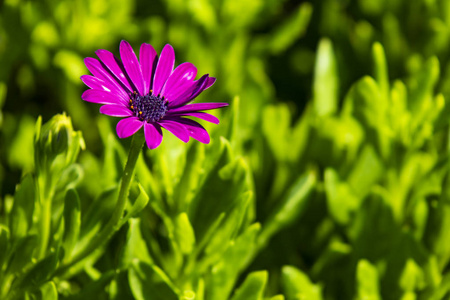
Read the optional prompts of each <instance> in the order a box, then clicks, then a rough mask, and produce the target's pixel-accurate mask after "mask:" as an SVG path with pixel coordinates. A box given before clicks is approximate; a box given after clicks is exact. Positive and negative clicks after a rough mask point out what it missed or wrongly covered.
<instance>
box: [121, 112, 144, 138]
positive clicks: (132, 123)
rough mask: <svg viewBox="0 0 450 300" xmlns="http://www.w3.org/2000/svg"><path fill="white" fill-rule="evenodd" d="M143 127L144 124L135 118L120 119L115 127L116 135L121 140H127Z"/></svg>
mask: <svg viewBox="0 0 450 300" xmlns="http://www.w3.org/2000/svg"><path fill="white" fill-rule="evenodd" d="M143 125H144V122H143V121H141V120H139V119H138V118H136V117H131V118H126V119H122V120H120V121H119V123H117V126H116V131H117V135H118V136H119V138H121V139H123V138H127V137H129V136H132V135H133V134H135V133H136V132H137V131H138V130H139V129H141V127H142V126H143Z"/></svg>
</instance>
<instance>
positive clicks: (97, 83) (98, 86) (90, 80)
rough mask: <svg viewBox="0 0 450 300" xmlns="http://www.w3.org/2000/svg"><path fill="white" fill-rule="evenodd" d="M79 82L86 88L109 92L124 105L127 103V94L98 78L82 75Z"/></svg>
mask: <svg viewBox="0 0 450 300" xmlns="http://www.w3.org/2000/svg"><path fill="white" fill-rule="evenodd" d="M80 78H81V80H82V81H83V82H84V84H86V85H87V86H88V87H90V88H92V89H94V90H100V91H105V92H110V93H112V94H115V95H117V97H119V98H120V99H121V100H122V101H123V102H124V103H127V101H128V98H129V97H128V96H127V94H126V93H125V92H124V91H123V90H122V89H120V90H118V89H117V87H116V86H114V85H113V84H111V83H108V82H106V81H104V80H102V79H100V78H98V77H94V76H91V75H83V76H81V77H80Z"/></svg>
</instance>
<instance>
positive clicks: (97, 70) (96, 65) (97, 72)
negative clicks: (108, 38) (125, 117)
mask: <svg viewBox="0 0 450 300" xmlns="http://www.w3.org/2000/svg"><path fill="white" fill-rule="evenodd" d="M98 51H106V50H98ZM98 51H97V52H98ZM84 64H85V65H86V67H87V68H88V70H89V71H90V72H91V73H92V75H94V76H95V77H97V78H99V79H101V80H103V81H105V82H107V83H109V84H111V85H112V86H114V87H115V88H116V90H115V91H114V93H117V94H121V98H123V97H125V98H127V97H128V91H127V90H126V88H125V87H124V86H123V85H122V84H121V83H120V82H118V81H117V79H116V77H115V76H114V75H113V74H111V72H110V71H109V70H108V69H106V68H105V67H104V66H103V65H102V64H101V63H100V62H99V61H98V60H97V59H95V58H92V57H86V58H85V59H84Z"/></svg>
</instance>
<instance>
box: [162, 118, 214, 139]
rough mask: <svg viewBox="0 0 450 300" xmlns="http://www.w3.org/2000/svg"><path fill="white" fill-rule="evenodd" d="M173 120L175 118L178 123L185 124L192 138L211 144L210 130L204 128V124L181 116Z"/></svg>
mask: <svg viewBox="0 0 450 300" xmlns="http://www.w3.org/2000/svg"><path fill="white" fill-rule="evenodd" d="M171 120H173V121H174V122H176V123H179V124H183V125H184V127H185V128H186V130H187V132H188V133H189V136H191V137H192V138H194V139H196V140H197V141H199V142H201V143H203V144H209V142H210V137H209V134H208V131H206V129H205V128H203V126H202V125H200V124H199V123H197V122H195V121H193V120H190V119H185V118H180V117H177V118H173V119H171Z"/></svg>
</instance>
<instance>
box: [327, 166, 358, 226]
mask: <svg viewBox="0 0 450 300" xmlns="http://www.w3.org/2000/svg"><path fill="white" fill-rule="evenodd" d="M324 185H325V193H326V195H327V204H328V209H329V212H330V214H331V216H332V217H333V218H334V219H335V220H336V221H337V222H339V223H341V224H347V223H348V222H349V221H350V220H351V215H352V213H354V212H355V211H356V210H357V209H358V207H359V205H360V201H361V200H362V198H359V197H356V196H355V195H354V193H353V191H352V189H351V188H350V186H349V184H348V183H347V182H345V181H342V180H341V179H340V178H339V175H338V174H337V172H336V171H335V170H333V169H326V170H325V180H324Z"/></svg>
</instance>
